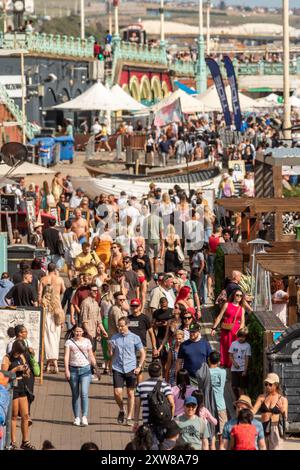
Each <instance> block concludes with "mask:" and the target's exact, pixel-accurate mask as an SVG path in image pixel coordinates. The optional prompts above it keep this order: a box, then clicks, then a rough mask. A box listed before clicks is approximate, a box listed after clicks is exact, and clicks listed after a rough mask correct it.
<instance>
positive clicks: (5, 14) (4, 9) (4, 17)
mask: <svg viewBox="0 0 300 470" xmlns="http://www.w3.org/2000/svg"><path fill="white" fill-rule="evenodd" d="M3 33H4V34H5V33H7V9H6V0H3Z"/></svg>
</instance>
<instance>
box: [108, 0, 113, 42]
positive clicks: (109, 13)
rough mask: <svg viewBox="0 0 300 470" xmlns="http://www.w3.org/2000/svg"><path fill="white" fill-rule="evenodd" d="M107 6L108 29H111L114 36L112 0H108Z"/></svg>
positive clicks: (110, 31)
mask: <svg viewBox="0 0 300 470" xmlns="http://www.w3.org/2000/svg"><path fill="white" fill-rule="evenodd" d="M107 8H108V31H109V34H110V36H112V33H113V25H112V9H111V0H107Z"/></svg>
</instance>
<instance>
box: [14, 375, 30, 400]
mask: <svg viewBox="0 0 300 470" xmlns="http://www.w3.org/2000/svg"><path fill="white" fill-rule="evenodd" d="M17 384H18V386H17V387H14V388H13V400H16V399H17V398H23V397H27V391H26V388H25V384H24V381H23V380H22V379H21V380H18V381H17Z"/></svg>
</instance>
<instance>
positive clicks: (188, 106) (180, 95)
mask: <svg viewBox="0 0 300 470" xmlns="http://www.w3.org/2000/svg"><path fill="white" fill-rule="evenodd" d="M178 99H179V100H180V106H181V110H182V112H183V113H184V114H194V113H202V112H203V111H204V106H203V104H202V103H201V102H200V101H199V100H198V99H196V98H193V97H192V96H191V95H188V94H187V93H186V92H185V91H183V90H180V89H178V90H176V91H174V92H173V93H171V95H168V96H167V97H166V98H165V99H163V100H162V101H160V102H159V103H157V104H155V105H153V106H151V110H152V111H153V112H157V111H159V110H160V109H162V108H164V107H165V106H168V105H169V104H172V103H174V101H176V100H178Z"/></svg>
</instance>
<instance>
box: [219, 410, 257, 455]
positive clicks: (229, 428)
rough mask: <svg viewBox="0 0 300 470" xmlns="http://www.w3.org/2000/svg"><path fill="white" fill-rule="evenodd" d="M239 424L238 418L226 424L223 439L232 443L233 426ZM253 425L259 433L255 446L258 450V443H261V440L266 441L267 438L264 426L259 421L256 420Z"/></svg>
mask: <svg viewBox="0 0 300 470" xmlns="http://www.w3.org/2000/svg"><path fill="white" fill-rule="evenodd" d="M237 422H238V420H237V418H233V419H231V420H229V421H227V423H225V425H224V429H223V434H222V438H223V439H226V440H227V441H230V433H231V431H232V428H233V426H235V425H236V424H237ZM252 424H254V426H255V427H256V431H257V438H256V443H255V445H256V448H257V449H258V441H260V440H261V439H264V437H265V434H264V428H263V425H262V424H261V422H260V421H257V419H254V420H253V421H252Z"/></svg>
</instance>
